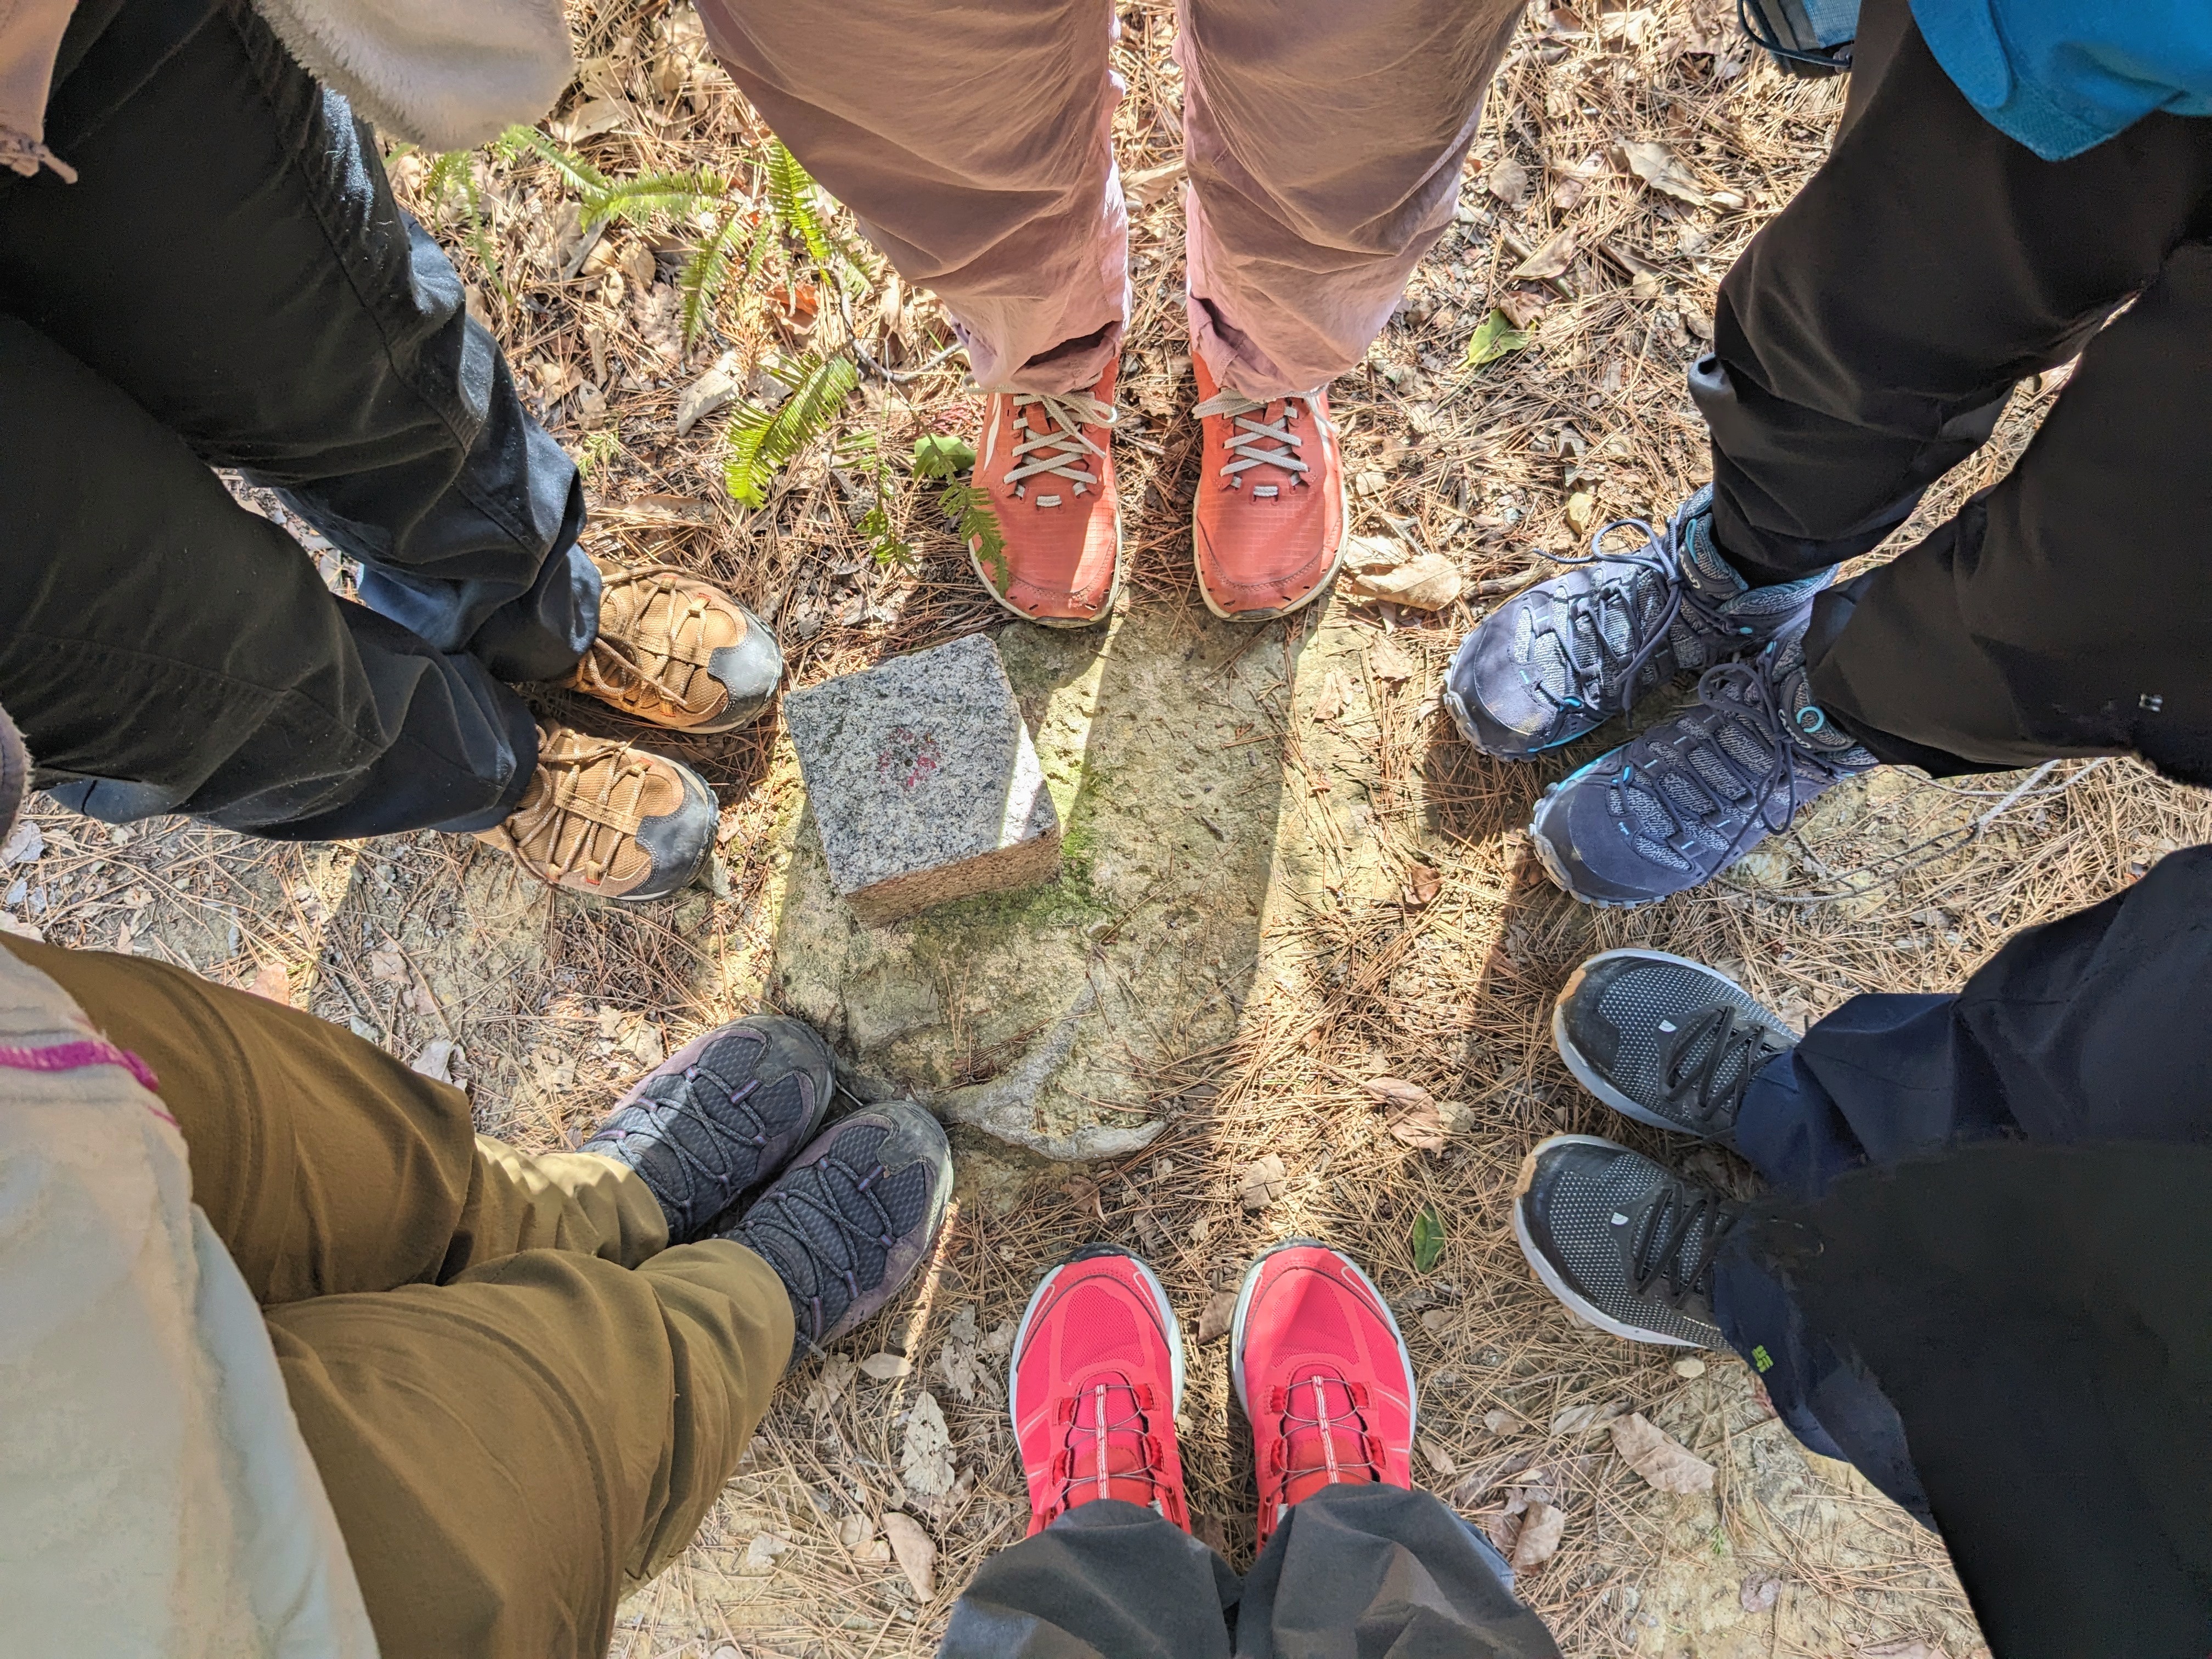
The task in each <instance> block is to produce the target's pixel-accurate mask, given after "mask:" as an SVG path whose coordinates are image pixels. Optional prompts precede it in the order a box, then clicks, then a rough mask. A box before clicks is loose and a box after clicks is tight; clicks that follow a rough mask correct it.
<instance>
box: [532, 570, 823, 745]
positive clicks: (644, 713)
mask: <svg viewBox="0 0 2212 1659" xmlns="http://www.w3.org/2000/svg"><path fill="white" fill-rule="evenodd" d="M592 562H593V563H594V564H598V565H599V574H600V577H601V579H602V581H603V586H602V587H601V590H600V595H599V638H598V639H596V640H594V641H592V646H591V648H590V649H589V650H587V651H586V652H585V653H584V659H583V660H582V661H581V662H580V663H578V664H577V665H576V671H575V672H574V673H573V674H571V675H570V676H569V677H568V678H567V679H565V680H563V681H562V682H561V684H563V685H565V686H568V687H570V688H571V689H573V690H578V691H581V692H584V693H586V695H588V696H594V697H597V698H598V699H599V701H600V702H605V703H611V704H612V705H613V706H614V707H615V708H619V709H621V710H622V711H623V714H629V715H632V716H634V717H635V718H636V719H638V720H650V721H651V722H652V723H653V725H655V726H669V727H671V728H672V729H674V730H676V731H679V732H697V733H700V734H702V735H704V734H707V733H711V732H733V731H735V730H736V729H737V728H738V727H739V726H745V725H748V724H750V722H752V721H753V720H758V719H759V718H760V716H761V714H762V713H763V711H764V710H765V709H766V708H768V705H769V699H770V698H771V697H773V696H775V688H776V686H777V684H779V683H780V682H781V680H782V678H783V653H782V652H781V650H780V649H779V648H778V647H777V646H776V642H775V635H774V634H773V633H771V632H770V631H769V626H768V624H767V623H764V622H763V621H762V620H761V619H760V618H759V617H756V616H754V615H753V613H752V612H751V611H748V610H746V609H745V608H744V606H743V605H739V604H738V602H737V601H736V600H735V599H732V598H731V597H730V596H729V595H728V594H726V593H725V592H722V591H721V589H720V588H719V587H716V586H714V585H713V584H712V583H710V582H705V581H702V580H700V579H699V578H698V577H696V576H694V575H692V574H690V573H689V572H687V571H683V570H679V569H678V568H675V567H674V566H672V565H665V564H655V565H645V566H641V567H639V568H628V567H625V566H621V565H612V564H605V563H601V562H600V561H599V560H598V559H593V560H592Z"/></svg>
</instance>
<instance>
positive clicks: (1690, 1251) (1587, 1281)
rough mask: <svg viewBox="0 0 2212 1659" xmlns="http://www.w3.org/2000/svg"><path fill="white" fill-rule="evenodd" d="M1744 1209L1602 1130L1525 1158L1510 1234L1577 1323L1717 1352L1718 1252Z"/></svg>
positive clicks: (1548, 1144) (1556, 1138)
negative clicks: (1714, 1277)
mask: <svg viewBox="0 0 2212 1659" xmlns="http://www.w3.org/2000/svg"><path fill="white" fill-rule="evenodd" d="M1742 1212H1743V1206H1741V1204H1737V1203H1735V1202H1734V1201H1732V1200H1729V1199H1725V1198H1723V1197H1722V1195H1721V1194H1718V1193H1717V1192H1714V1191H1712V1190H1711V1188H1705V1187H1699V1186H1696V1185H1694V1184H1693V1183H1692V1182H1687V1181H1684V1180H1682V1179H1681V1178H1680V1177H1679V1176H1674V1175H1670V1174H1669V1173H1668V1171H1667V1170H1664V1169H1662V1168H1661V1167H1660V1166H1659V1165H1658V1164H1654V1163H1653V1162H1652V1161H1651V1160H1650V1158H1646V1157H1644V1154H1643V1153H1641V1152H1631V1151H1630V1150H1629V1149H1628V1148H1627V1147H1626V1146H1616V1145H1614V1144H1613V1142H1612V1141H1610V1140H1601V1139H1598V1137H1597V1136H1595V1135H1553V1137H1552V1138H1551V1139H1549V1140H1547V1141H1545V1142H1543V1143H1542V1144H1541V1146H1538V1147H1537V1148H1536V1149H1535V1150H1534V1152H1530V1153H1529V1154H1528V1157H1527V1158H1523V1159H1522V1162H1521V1177H1520V1181H1519V1182H1518V1183H1517V1184H1516V1186H1515V1188H1514V1189H1513V1236H1514V1237H1516V1239H1518V1240H1519V1241H1520V1243H1521V1254H1522V1255H1524V1256H1526V1257H1528V1265H1529V1266H1530V1267H1534V1269H1535V1270H1536V1277H1537V1278H1538V1279H1541V1280H1542V1281H1543V1282H1544V1287H1545V1289H1547V1290H1548V1291H1551V1293H1552V1294H1553V1296H1556V1297H1559V1300H1560V1301H1562V1302H1564V1303H1565V1304H1566V1305H1567V1309H1568V1310H1569V1311H1570V1312H1571V1313H1572V1314H1573V1315H1574V1316H1576V1317H1577V1318H1578V1319H1580V1320H1582V1321H1583V1322H1584V1323H1586V1324H1590V1325H1595V1326H1596V1327H1597V1328H1598V1329H1600V1330H1601V1331H1605V1332H1608V1333H1610V1334H1612V1335H1614V1336H1619V1337H1626V1339H1627V1340H1629V1341H1631V1342H1658V1343H1665V1344H1668V1345H1670V1346H1674V1347H1679V1348H1717V1347H1719V1346H1722V1337H1721V1332H1720V1327H1719V1326H1718V1325H1717V1323H1715V1322H1714V1319H1713V1300H1712V1267H1713V1256H1714V1255H1715V1253H1716V1252H1717V1251H1718V1249H1720V1245H1721V1241H1722V1240H1723V1239H1724V1238H1725V1237H1727V1236H1728V1231H1729V1228H1730V1227H1732V1226H1733V1225H1735V1220H1736V1218H1737V1217H1738V1216H1740V1215H1741V1214H1742Z"/></svg>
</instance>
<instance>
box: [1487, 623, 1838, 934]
mask: <svg viewBox="0 0 2212 1659" xmlns="http://www.w3.org/2000/svg"><path fill="white" fill-rule="evenodd" d="M1805 682H1806V674H1805V650H1804V641H1803V635H1802V634H1792V635H1788V636H1786V637H1784V638H1783V639H1780V640H1777V641H1775V642H1774V643H1773V644H1771V645H1770V646H1768V647H1766V649H1765V651H1764V652H1762V653H1760V654H1759V658H1758V659H1757V660H1755V661H1753V662H1733V663H1723V664H1721V665H1719V666H1718V667H1717V668H1709V669H1707V670H1706V671H1705V678H1704V679H1703V680H1702V681H1700V682H1699V686H1698V706H1697V707H1696V708H1686V709H1685V710H1683V711H1682V713H1680V714H1677V715H1675V716H1674V718H1673V719H1672V720H1662V721H1661V722H1660V723H1659V724H1658V725H1656V726H1653V727H1651V728H1650V730H1649V731H1647V732H1644V735H1643V736H1641V737H1639V738H1635V739H1634V740H1632V742H1629V743H1626V744H1622V745H1621V746H1620V748H1618V749H1613V750H1607V752H1606V753H1604V754H1602V755H1600V756H1599V757H1597V758H1596V759H1595V760H1594V761H1592V762H1590V763H1589V764H1588V765H1587V766H1584V767H1583V768H1582V769H1580V770H1579V771H1576V772H1571V773H1569V774H1568V775H1567V776H1566V777H1565V779H1563V780H1562V781H1559V782H1558V783H1555V784H1553V786H1552V787H1550V788H1549V789H1547V790H1546V791H1545V792H1544V799H1542V800H1541V801H1540V802H1539V803H1538V804H1537V806H1536V817H1535V821H1534V823H1531V824H1530V825H1529V826H1528V834H1529V837H1530V838H1531V839H1532V840H1533V841H1534V842H1535V844H1536V852H1537V854H1538V856H1539V857H1541V859H1542V860H1543V861H1544V868H1545V870H1546V871H1547V872H1548V873H1549V874H1550V876H1551V878H1552V879H1553V881H1555V882H1557V883H1559V885H1560V886H1562V887H1564V888H1565V889H1566V890H1567V891H1568V892H1570V893H1571V894H1572V895H1574V896H1575V897H1577V898H1578V899H1580V900H1582V902H1583V903H1585V904H1595V905H1600V906H1607V907H1612V906H1620V905H1629V904H1644V903H1646V902H1650V900H1652V899H1659V898H1665V897H1666V896H1668V895H1669V894H1670V893H1680V892H1686V891H1687V890H1689V889H1691V888H1692V887H1696V886H1699V885H1701V884H1704V883H1705V882H1707V881H1710V880H1711V878H1713V877H1714V876H1716V875H1717V874H1719V873H1720V872H1722V871H1723V870H1725V869H1727V868H1728V866H1729V865H1731V864H1734V863H1735V861H1736V860H1738V859H1740V858H1741V857H1742V856H1743V855H1744V854H1746V853H1748V852H1749V851H1750V850H1751V849H1752V848H1754V847H1756V846H1758V845H1759V842H1762V841H1764V840H1765V839H1766V837H1767V836H1770V835H1779V834H1781V833H1782V832H1783V831H1784V830H1785V829H1788V828H1789V827H1790V819H1791V817H1794V816H1795V815H1796V811H1797V809H1798V808H1799V807H1800V806H1802V805H1805V803H1806V802H1808V801H1809V800H1811V799H1814V797H1815V796H1817V795H1819V794H1820V793H1821V792H1822V791H1824V790H1826V789H1827V788H1828V787H1831V786H1832V785H1834V784H1837V783H1839V782H1841V781H1843V780H1844V779H1845V778H1848V777H1855V776H1857V775H1858V774H1860V773H1862V772H1864V771H1868V770H1869V769H1872V768H1873V767H1874V766H1875V764H1876V762H1875V757H1873V756H1872V755H1870V754H1869V753H1868V752H1867V751H1866V750H1863V749H1862V748H1860V747H1859V745H1858V744H1857V743H1856V742H1854V741H1853V740H1852V739H1851V738H1850V735H1849V734H1848V733H1846V732H1843V731H1840V730H1838V728H1837V727H1835V726H1832V725H1831V724H1830V723H1829V720H1828V717H1827V715H1826V714H1825V713H1824V712H1823V711H1822V710H1821V708H1820V705H1819V704H1818V703H1816V702H1813V701H1812V698H1811V695H1810V693H1809V691H1808V689H1807V686H1806V683H1805Z"/></svg>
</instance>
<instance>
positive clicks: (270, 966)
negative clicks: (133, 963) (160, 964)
mask: <svg viewBox="0 0 2212 1659" xmlns="http://www.w3.org/2000/svg"><path fill="white" fill-rule="evenodd" d="M125 948H126V949H127V948H128V947H127V946H126V947H125ZM246 989H247V990H249V991H251V992H252V993H253V994H254V995H255V996H258V997H261V998H264V999H265V1000H268V1001H270V1002H274V1003H276V1004H278V1005H279V1006H283V1007H286V1008H289V1007H290V1006H292V981H291V980H290V978H289V976H287V975H286V974H285V972H284V970H283V969H282V968H279V967H277V966H276V963H267V964H264V966H262V967H260V968H258V969H255V970H254V974H253V982H252V984H250V985H248V986H247V987H246Z"/></svg>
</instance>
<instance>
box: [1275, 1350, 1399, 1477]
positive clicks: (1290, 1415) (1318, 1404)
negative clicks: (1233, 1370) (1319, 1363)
mask: <svg viewBox="0 0 2212 1659" xmlns="http://www.w3.org/2000/svg"><path fill="white" fill-rule="evenodd" d="M1369 1402H1370V1395H1369V1393H1368V1390H1367V1385H1366V1384H1365V1383H1347V1382H1346V1381H1345V1380H1344V1379H1343V1378H1342V1377H1340V1376H1328V1375H1325V1374H1322V1373H1318V1372H1317V1373H1316V1374H1315V1375H1314V1376H1304V1377H1300V1378H1299V1379H1298V1380H1297V1382H1295V1383H1291V1384H1290V1385H1289V1386H1288V1387H1286V1388H1278V1389H1270V1390H1269V1391H1268V1395H1267V1409H1268V1410H1269V1411H1271V1412H1273V1413H1275V1416H1276V1419H1277V1421H1278V1423H1279V1425H1280V1426H1281V1431H1282V1432H1281V1434H1280V1436H1279V1437H1278V1438H1277V1440H1276V1442H1275V1446H1274V1451H1273V1455H1272V1456H1271V1457H1270V1459H1269V1462H1270V1463H1271V1465H1272V1470H1271V1472H1272V1473H1273V1475H1274V1476H1275V1490H1274V1492H1273V1501H1274V1503H1275V1504H1276V1507H1277V1510H1278V1511H1279V1510H1283V1509H1286V1508H1288V1507H1289V1506H1290V1505H1291V1504H1295V1503H1297V1502H1298V1501H1299V1500H1300V1499H1301V1498H1310V1497H1312V1496H1313V1495H1314V1493H1316V1492H1319V1491H1320V1490H1321V1489H1322V1487H1323V1486H1345V1485H1352V1486H1372V1485H1375V1484H1377V1483H1379V1482H1380V1481H1381V1480H1382V1479H1383V1443H1382V1441H1381V1440H1380V1439H1379V1438H1378V1437H1376V1435H1375V1433H1374V1432H1373V1431H1371V1430H1370V1429H1369V1427H1368V1426H1367V1416H1366V1413H1367V1409H1368V1406H1369Z"/></svg>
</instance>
